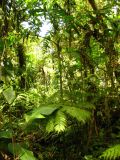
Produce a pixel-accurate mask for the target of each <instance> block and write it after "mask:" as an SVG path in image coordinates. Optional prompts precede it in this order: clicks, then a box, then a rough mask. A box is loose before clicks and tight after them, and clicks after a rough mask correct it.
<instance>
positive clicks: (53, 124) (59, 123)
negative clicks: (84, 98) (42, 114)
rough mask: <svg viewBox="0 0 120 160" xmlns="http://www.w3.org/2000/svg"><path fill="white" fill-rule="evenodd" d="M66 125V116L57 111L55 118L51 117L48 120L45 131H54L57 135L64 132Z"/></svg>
mask: <svg viewBox="0 0 120 160" xmlns="http://www.w3.org/2000/svg"><path fill="white" fill-rule="evenodd" d="M66 123H67V118H66V115H65V114H64V112H62V111H61V110H58V111H57V112H56V114H55V116H54V117H53V115H52V116H51V117H50V119H49V120H48V122H47V125H46V131H47V132H52V131H56V132H58V133H59V132H62V131H64V130H65V127H66Z"/></svg>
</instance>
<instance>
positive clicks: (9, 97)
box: [3, 87, 16, 104]
mask: <svg viewBox="0 0 120 160" xmlns="http://www.w3.org/2000/svg"><path fill="white" fill-rule="evenodd" d="M3 95H4V97H5V98H6V101H7V102H8V103H9V104H11V103H12V102H13V101H14V100H15V98H16V95H15V91H14V90H13V88H12V87H9V88H7V89H5V90H4V91H3Z"/></svg>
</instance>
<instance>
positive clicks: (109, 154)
mask: <svg viewBox="0 0 120 160" xmlns="http://www.w3.org/2000/svg"><path fill="white" fill-rule="evenodd" d="M100 158H103V159H105V160H115V159H119V158H120V144H117V145H115V146H112V147H110V148H109V149H107V150H106V151H104V152H103V154H102V155H101V156H100Z"/></svg>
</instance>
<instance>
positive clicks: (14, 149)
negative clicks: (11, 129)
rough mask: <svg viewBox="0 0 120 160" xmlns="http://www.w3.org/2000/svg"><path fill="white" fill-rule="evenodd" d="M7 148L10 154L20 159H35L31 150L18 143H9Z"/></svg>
mask: <svg viewBox="0 0 120 160" xmlns="http://www.w3.org/2000/svg"><path fill="white" fill-rule="evenodd" d="M8 149H9V151H10V152H11V153H12V154H14V155H16V156H18V157H19V159H20V160H37V159H36V158H35V157H34V155H33V152H32V151H29V150H27V149H25V148H23V147H21V145H20V144H18V143H17V144H12V143H9V144H8Z"/></svg>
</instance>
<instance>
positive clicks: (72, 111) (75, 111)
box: [63, 106, 91, 123]
mask: <svg viewBox="0 0 120 160" xmlns="http://www.w3.org/2000/svg"><path fill="white" fill-rule="evenodd" d="M63 110H64V111H65V112H66V113H67V114H69V115H70V116H71V117H74V118H76V119H77V120H78V121H80V122H83V123H85V122H86V121H87V120H88V119H90V116H91V113H90V112H89V111H86V110H84V109H80V108H77V107H71V106H66V107H64V108H63Z"/></svg>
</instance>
